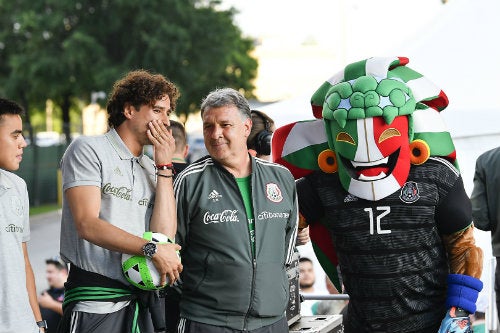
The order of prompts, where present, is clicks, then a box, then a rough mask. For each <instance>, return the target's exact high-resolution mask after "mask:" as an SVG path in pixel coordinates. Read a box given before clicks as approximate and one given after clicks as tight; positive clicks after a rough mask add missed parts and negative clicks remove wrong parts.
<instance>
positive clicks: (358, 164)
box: [351, 157, 389, 168]
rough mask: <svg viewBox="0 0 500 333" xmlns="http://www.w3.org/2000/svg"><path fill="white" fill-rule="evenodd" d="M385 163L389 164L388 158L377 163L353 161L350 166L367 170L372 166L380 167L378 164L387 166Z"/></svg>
mask: <svg viewBox="0 0 500 333" xmlns="http://www.w3.org/2000/svg"><path fill="white" fill-rule="evenodd" d="M387 162H389V157H385V158H383V159H381V160H378V161H373V162H355V161H351V163H352V166H353V167H355V168H357V167H362V168H368V167H373V166H377V165H380V164H387Z"/></svg>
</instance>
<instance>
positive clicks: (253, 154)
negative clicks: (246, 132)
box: [248, 149, 257, 157]
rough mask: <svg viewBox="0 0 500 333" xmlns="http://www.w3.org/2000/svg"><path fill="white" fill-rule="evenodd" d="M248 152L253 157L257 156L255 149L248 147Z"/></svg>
mask: <svg viewBox="0 0 500 333" xmlns="http://www.w3.org/2000/svg"><path fill="white" fill-rule="evenodd" d="M248 153H249V154H250V155H252V156H253V157H255V156H257V151H256V150H255V149H248Z"/></svg>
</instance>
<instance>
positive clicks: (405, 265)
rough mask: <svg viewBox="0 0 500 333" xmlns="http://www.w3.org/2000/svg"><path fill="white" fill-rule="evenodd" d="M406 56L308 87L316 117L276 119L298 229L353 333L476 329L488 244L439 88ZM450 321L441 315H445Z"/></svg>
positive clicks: (365, 64) (276, 145)
mask: <svg viewBox="0 0 500 333" xmlns="http://www.w3.org/2000/svg"><path fill="white" fill-rule="evenodd" d="M407 63H408V59H407V58H403V57H394V58H370V59H367V60H363V61H360V62H356V63H353V64H350V65H348V66H347V67H345V69H344V70H343V71H341V72H340V73H338V74H336V75H334V76H333V77H332V78H330V79H329V80H328V81H327V82H325V83H324V84H323V85H322V86H321V87H320V88H319V89H318V90H317V91H316V92H315V93H314V94H313V96H312V98H311V104H312V111H313V115H314V117H315V118H317V119H315V120H309V121H300V122H296V123H292V124H289V125H286V126H283V127H281V128H279V129H278V130H277V131H276V132H275V133H274V136H273V139H272V149H273V159H274V161H275V162H278V163H280V164H282V165H284V166H286V167H288V168H289V169H290V171H291V172H292V173H293V174H294V176H295V178H296V179H297V190H298V195H299V210H300V213H301V223H302V227H305V226H306V225H309V226H310V236H311V241H312V244H313V248H314V251H315V253H316V256H317V258H318V260H319V261H320V263H321V265H322V267H323V269H324V270H325V272H326V273H327V274H328V276H329V277H330V279H331V280H332V281H333V282H334V283H336V286H337V289H339V290H341V289H340V288H341V287H340V286H339V285H338V281H339V277H338V275H337V266H339V267H340V270H341V272H342V278H343V283H344V287H345V290H346V292H347V293H348V294H349V296H350V301H349V305H348V313H347V321H346V322H345V323H344V326H345V331H346V332H354V333H361V332H400V333H401V332H438V331H439V332H441V333H442V332H471V329H470V321H469V317H468V314H470V313H474V312H475V310H476V305H475V303H476V300H477V297H478V293H479V291H480V290H481V289H482V282H481V281H480V280H479V277H480V276H481V271H482V251H481V249H480V248H478V247H476V245H475V241H474V236H473V225H472V222H471V221H472V219H471V205H470V201H469V198H468V196H467V194H466V192H465V189H464V186H463V182H462V178H461V176H460V172H459V171H458V164H457V162H456V159H455V156H456V154H455V148H454V145H453V142H452V139H451V136H450V134H449V133H448V132H447V130H446V127H445V125H444V123H443V121H442V119H441V116H440V112H441V111H442V110H443V109H444V108H446V106H447V105H448V98H447V97H446V95H445V94H444V92H443V91H442V90H440V89H439V88H437V87H436V86H435V85H434V84H432V83H431V82H430V81H429V80H428V79H426V78H425V77H424V76H423V75H421V74H419V73H418V72H416V71H414V70H412V69H410V68H409V67H407V66H406V65H407ZM443 318H444V319H443Z"/></svg>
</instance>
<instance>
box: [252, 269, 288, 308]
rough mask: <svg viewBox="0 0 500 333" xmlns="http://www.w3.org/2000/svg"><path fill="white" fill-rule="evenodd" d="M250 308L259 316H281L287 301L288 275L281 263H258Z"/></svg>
mask: <svg viewBox="0 0 500 333" xmlns="http://www.w3.org/2000/svg"><path fill="white" fill-rule="evenodd" d="M254 295H255V297H254V302H253V306H252V310H253V311H254V312H255V315H258V316H260V317H275V316H281V315H283V313H284V312H285V309H286V305H287V303H288V277H287V275H286V270H285V268H284V266H283V263H281V262H279V263H277V262H276V263H259V265H258V267H257V274H256V279H255V288H254Z"/></svg>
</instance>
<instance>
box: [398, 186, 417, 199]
mask: <svg viewBox="0 0 500 333" xmlns="http://www.w3.org/2000/svg"><path fill="white" fill-rule="evenodd" d="M399 198H400V199H401V200H402V201H403V202H406V203H414V202H415V201H417V200H418V199H420V195H419V194H418V186H417V183H415V182H406V183H405V184H404V185H403V187H402V188H401V192H400V195H399Z"/></svg>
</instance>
